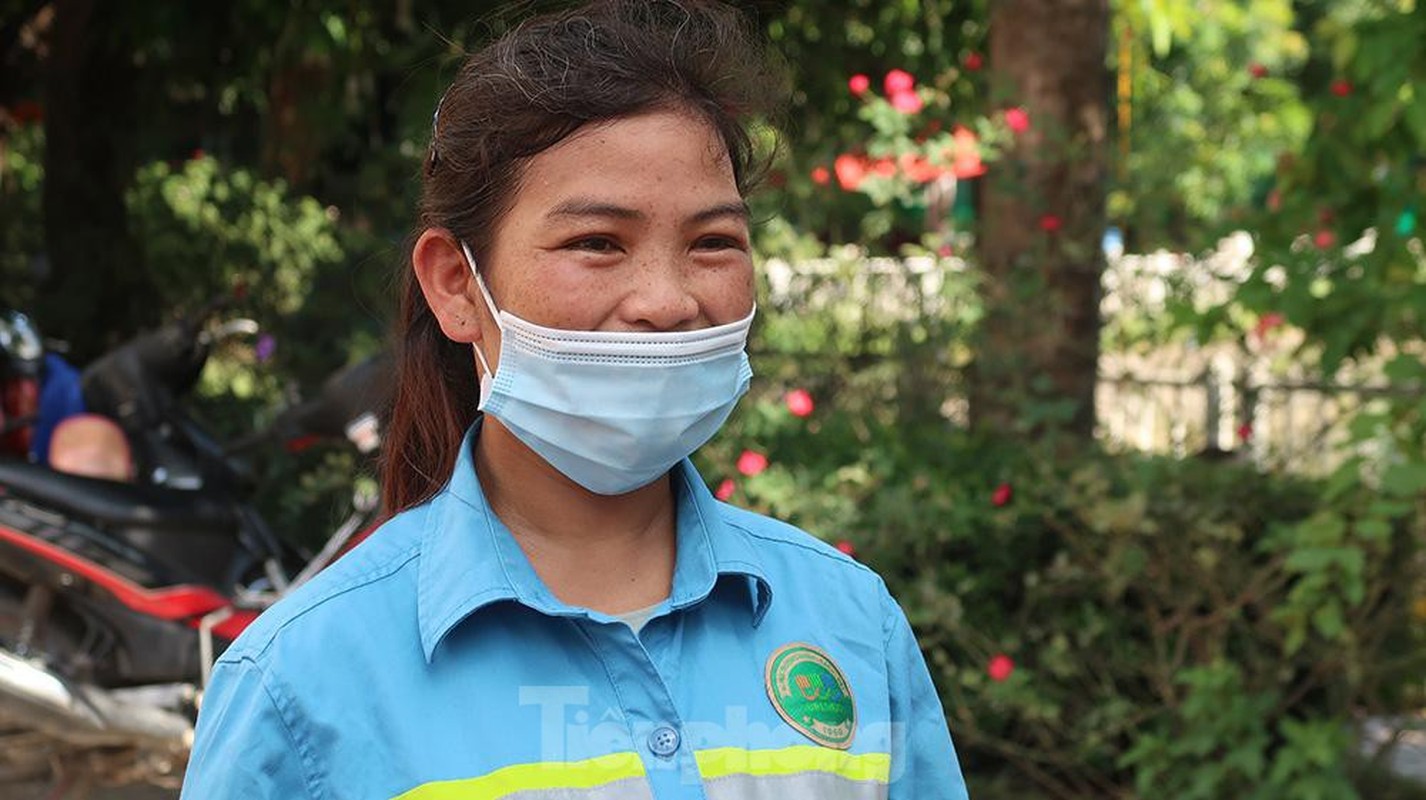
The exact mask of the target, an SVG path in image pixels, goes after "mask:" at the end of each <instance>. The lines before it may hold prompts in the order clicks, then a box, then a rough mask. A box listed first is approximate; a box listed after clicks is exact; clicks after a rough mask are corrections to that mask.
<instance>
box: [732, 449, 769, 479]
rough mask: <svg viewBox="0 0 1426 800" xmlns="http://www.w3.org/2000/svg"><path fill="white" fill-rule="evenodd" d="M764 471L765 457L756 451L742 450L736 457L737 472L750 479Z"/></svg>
mask: <svg viewBox="0 0 1426 800" xmlns="http://www.w3.org/2000/svg"><path fill="white" fill-rule="evenodd" d="M765 469H767V456H765V455H763V454H762V453H759V452H757V451H756V450H744V451H743V454H742V455H740V456H738V471H739V472H741V473H743V474H744V475H747V476H748V477H750V478H751V477H752V476H754V475H756V474H758V473H759V472H762V471H763V470H765Z"/></svg>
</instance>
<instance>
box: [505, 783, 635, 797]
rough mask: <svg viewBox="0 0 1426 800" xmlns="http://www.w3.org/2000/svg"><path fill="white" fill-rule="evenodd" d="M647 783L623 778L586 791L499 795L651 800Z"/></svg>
mask: <svg viewBox="0 0 1426 800" xmlns="http://www.w3.org/2000/svg"><path fill="white" fill-rule="evenodd" d="M653 798H654V795H653V792H652V791H651V790H650V789H649V782H648V781H647V780H645V779H643V778H625V779H624V780H621V781H614V782H613V783H606V784H604V785H602V786H594V787H591V788H588V789H524V790H522V791H518V792H515V793H513V794H506V795H501V796H500V800H653Z"/></svg>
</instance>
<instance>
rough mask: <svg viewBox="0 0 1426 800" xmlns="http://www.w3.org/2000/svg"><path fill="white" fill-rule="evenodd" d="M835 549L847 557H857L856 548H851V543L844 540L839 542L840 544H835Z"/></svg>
mask: <svg viewBox="0 0 1426 800" xmlns="http://www.w3.org/2000/svg"><path fill="white" fill-rule="evenodd" d="M837 549H838V550H841V551H842V552H843V553H846V554H847V555H849V556H851V557H852V558H856V557H857V548H855V547H853V546H852V543H851V542H849V541H847V540H846V539H843V540H841V541H840V542H837Z"/></svg>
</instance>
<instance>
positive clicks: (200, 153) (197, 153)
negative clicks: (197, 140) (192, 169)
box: [188, 147, 207, 161]
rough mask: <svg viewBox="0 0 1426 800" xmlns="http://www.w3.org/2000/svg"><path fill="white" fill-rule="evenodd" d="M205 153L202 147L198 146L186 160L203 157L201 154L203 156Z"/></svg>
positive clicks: (195, 159) (196, 159)
mask: <svg viewBox="0 0 1426 800" xmlns="http://www.w3.org/2000/svg"><path fill="white" fill-rule="evenodd" d="M205 155H207V154H206V153H204V152H203V148H201V147H200V148H198V149H197V150H194V151H193V153H192V154H191V155H189V156H188V160H189V161H198V160H199V159H201V158H203V156H205Z"/></svg>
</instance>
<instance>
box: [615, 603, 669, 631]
mask: <svg viewBox="0 0 1426 800" xmlns="http://www.w3.org/2000/svg"><path fill="white" fill-rule="evenodd" d="M663 603H664V601H662V600H660V601H658V602H657V603H654V604H653V605H651V606H649V607H647V608H637V609H634V610H633V611H627V612H625V613H623V614H610V616H612V617H613V618H614V619H617V620H619V621H620V622H622V623H624V624H625V625H628V626H629V628H630V630H632V631H633V632H634V635H636V636H637V635H638V634H639V633H640V632H641V631H643V629H644V625H646V624H648V621H649V618H650V617H652V616H653V615H654V612H655V611H657V610H658V608H659V606H661V605H663Z"/></svg>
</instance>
